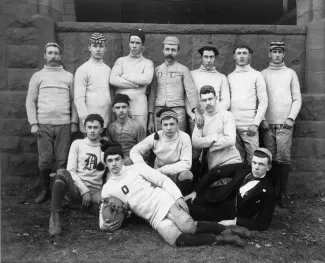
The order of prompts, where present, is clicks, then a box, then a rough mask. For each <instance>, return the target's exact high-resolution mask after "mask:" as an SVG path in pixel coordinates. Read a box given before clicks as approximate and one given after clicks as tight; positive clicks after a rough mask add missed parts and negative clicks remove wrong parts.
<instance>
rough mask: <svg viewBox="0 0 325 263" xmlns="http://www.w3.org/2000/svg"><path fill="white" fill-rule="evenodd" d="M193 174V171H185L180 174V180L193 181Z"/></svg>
mask: <svg viewBox="0 0 325 263" xmlns="http://www.w3.org/2000/svg"><path fill="white" fill-rule="evenodd" d="M193 178H194V176H193V174H192V172H191V171H183V172H181V173H180V174H179V175H178V181H184V180H191V181H193Z"/></svg>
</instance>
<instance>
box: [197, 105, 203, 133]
mask: <svg viewBox="0 0 325 263" xmlns="http://www.w3.org/2000/svg"><path fill="white" fill-rule="evenodd" d="M195 123H196V126H197V127H198V129H202V128H203V126H204V117H203V115H202V114H201V112H199V110H198V109H196V110H195Z"/></svg>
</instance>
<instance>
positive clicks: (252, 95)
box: [228, 65, 268, 126]
mask: <svg viewBox="0 0 325 263" xmlns="http://www.w3.org/2000/svg"><path fill="white" fill-rule="evenodd" d="M228 82H229V88H230V94H231V95H230V96H231V100H230V111H231V113H232V114H233V115H234V117H235V120H236V126H250V125H252V124H255V125H257V126H259V125H260V123H261V121H262V119H263V118H264V115H265V112H266V108H267V103H268V99H267V92H266V84H265V81H264V78H263V75H262V73H261V72H259V71H257V70H255V69H253V68H251V66H250V65H246V66H243V67H240V66H236V69H235V70H234V71H233V72H232V73H230V74H229V75H228Z"/></svg>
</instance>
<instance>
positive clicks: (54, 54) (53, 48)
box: [44, 42, 61, 67]
mask: <svg viewBox="0 0 325 263" xmlns="http://www.w3.org/2000/svg"><path fill="white" fill-rule="evenodd" d="M44 58H45V60H46V65H47V66H50V67H58V66H60V61H61V48H60V46H59V45H58V44H57V43H54V42H49V43H47V44H46V45H45V47H44Z"/></svg>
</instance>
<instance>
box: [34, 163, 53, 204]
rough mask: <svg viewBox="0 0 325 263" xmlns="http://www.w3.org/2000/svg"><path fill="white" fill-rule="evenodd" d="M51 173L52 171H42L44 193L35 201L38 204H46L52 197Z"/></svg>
mask: <svg viewBox="0 0 325 263" xmlns="http://www.w3.org/2000/svg"><path fill="white" fill-rule="evenodd" d="M50 173H51V170H50V169H45V170H41V171H40V176H41V186H42V191H41V193H40V194H39V195H38V196H37V197H36V199H35V203H36V204H42V203H44V202H45V201H46V200H47V199H48V198H49V196H50V180H51V178H50Z"/></svg>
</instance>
